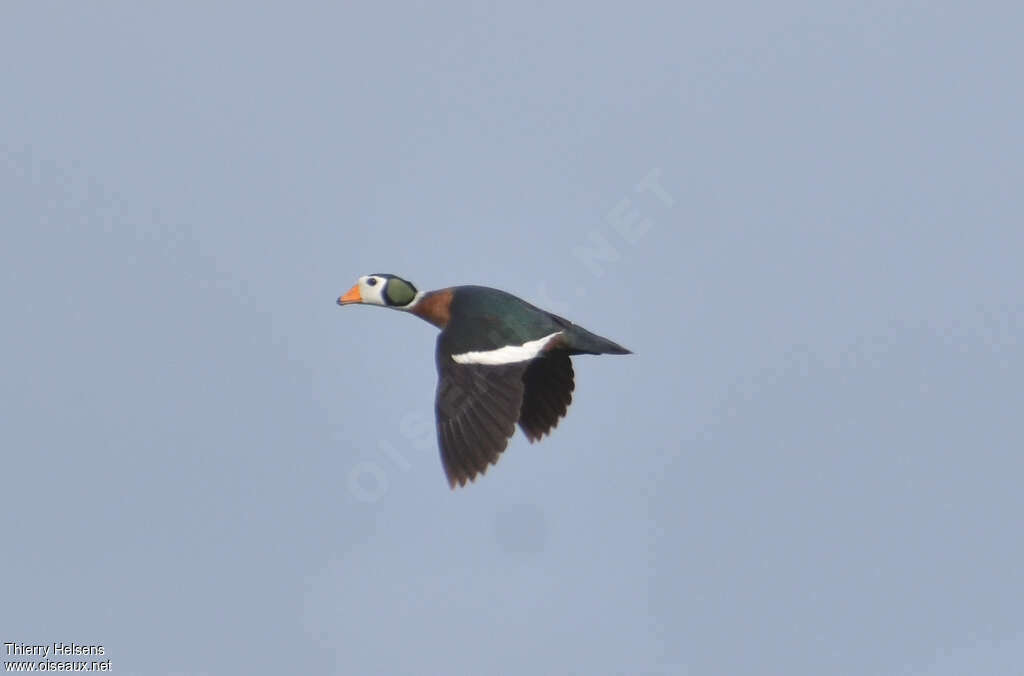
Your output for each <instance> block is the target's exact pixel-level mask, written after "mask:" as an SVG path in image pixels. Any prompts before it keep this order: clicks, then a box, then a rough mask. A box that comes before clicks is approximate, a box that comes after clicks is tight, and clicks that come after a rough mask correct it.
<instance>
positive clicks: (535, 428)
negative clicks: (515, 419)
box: [519, 349, 576, 442]
mask: <svg viewBox="0 0 1024 676" xmlns="http://www.w3.org/2000/svg"><path fill="white" fill-rule="evenodd" d="M523 385H524V387H525V390H524V392H523V406H522V409H521V410H520V412H519V427H521V428H522V430H523V433H524V434H526V438H527V439H529V440H530V441H531V442H533V441H537V440H539V439H540V438H541V437H543V436H544V435H545V434H548V433H549V432H550V431H551V430H552V429H554V428H555V425H557V424H558V419H559V418H561V417H562V416H564V415H565V412H566V411H567V410H569V404H570V403H572V391H573V389H575V387H576V385H575V383H574V382H573V371H572V360H571V359H569V353H568V352H567V351H565V350H557V349H556V350H551V351H550V352H545V353H544V355H543V356H542V357H538V358H537V359H534V360H533V361H531V362H529V365H528V366H527V368H526V371H525V372H524V373H523Z"/></svg>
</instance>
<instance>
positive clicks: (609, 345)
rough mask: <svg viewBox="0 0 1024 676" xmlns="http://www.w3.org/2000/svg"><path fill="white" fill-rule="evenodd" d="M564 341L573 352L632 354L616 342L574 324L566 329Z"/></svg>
mask: <svg viewBox="0 0 1024 676" xmlns="http://www.w3.org/2000/svg"><path fill="white" fill-rule="evenodd" d="M566 343H567V347H568V348H569V350H570V351H571V352H572V353H573V354H633V353H632V352H631V351H629V350H627V349H626V348H624V347H622V346H621V345H619V344H618V343H616V342H613V341H611V340H608V339H607V338H603V337H601V336H599V335H597V334H596V333H591V332H590V331H587V330H586V329H585V328H583V327H582V326H576V325H575V324H573V325H572V328H570V329H569V330H568V331H566Z"/></svg>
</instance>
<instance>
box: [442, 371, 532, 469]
mask: <svg viewBox="0 0 1024 676" xmlns="http://www.w3.org/2000/svg"><path fill="white" fill-rule="evenodd" d="M527 365H528V362H519V363H514V364H499V365H482V364H458V363H456V362H454V361H452V360H451V359H448V358H442V359H438V380H437V398H436V400H435V402H434V408H435V412H436V414H437V442H438V445H439V446H440V447H441V462H442V464H443V465H444V473H445V475H447V477H448V483H449V484H450V485H451V487H452V488H454V487H455V486H456V485H460V486H463V485H465V484H466V482H467V481H472V480H473V478H474V477H476V475H477V474H483V473H484V472H485V471H487V466H488V465H492V464H494V463H496V462H498V456H499V455H501V452H502V451H504V450H505V447H506V446H507V445H508V439H509V437H511V436H512V435H513V434H514V433H515V431H516V420H518V419H519V410H520V407H521V406H522V402H523V372H524V370H526V368H527Z"/></svg>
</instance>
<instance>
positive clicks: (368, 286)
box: [356, 275, 388, 305]
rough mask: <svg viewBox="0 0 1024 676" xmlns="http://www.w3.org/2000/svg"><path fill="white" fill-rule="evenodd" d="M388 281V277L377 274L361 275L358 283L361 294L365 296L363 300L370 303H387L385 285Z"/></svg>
mask: <svg viewBox="0 0 1024 676" xmlns="http://www.w3.org/2000/svg"><path fill="white" fill-rule="evenodd" d="M387 281H388V280H387V278H385V277H378V276H376V275H364V276H362V277H360V278H359V281H358V282H356V283H357V284H359V295H360V296H362V297H363V302H364V303H367V304H369V305H387V303H386V302H385V301H384V285H385V284H387Z"/></svg>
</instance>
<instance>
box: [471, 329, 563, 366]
mask: <svg viewBox="0 0 1024 676" xmlns="http://www.w3.org/2000/svg"><path fill="white" fill-rule="evenodd" d="M561 333H562V332H561V331H555V332H554V333H552V334H550V335H547V336H544V337H543V338H538V339H537V340H531V341H528V342H525V343H523V344H522V345H506V346H504V347H499V348H497V349H495V350H483V351H481V352H463V353H462V354H453V355H452V359H453V360H454V361H455V362H456V363H458V364H488V365H491V366H494V365H496V364H514V363H516V362H520V361H530V360H531V359H533V358H534V357H536V356H537V355H538V354H540V353H541V351H542V350H543V349H544V346H545V345H547V344H548V341H549V340H551V339H552V338H554V337H555V336H558V335H561Z"/></svg>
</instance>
